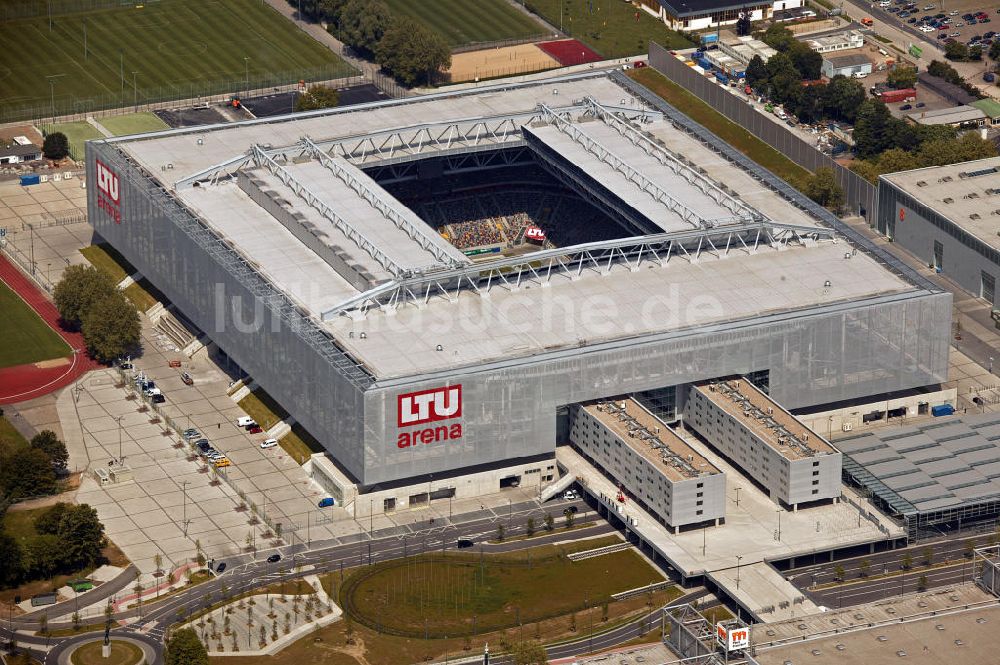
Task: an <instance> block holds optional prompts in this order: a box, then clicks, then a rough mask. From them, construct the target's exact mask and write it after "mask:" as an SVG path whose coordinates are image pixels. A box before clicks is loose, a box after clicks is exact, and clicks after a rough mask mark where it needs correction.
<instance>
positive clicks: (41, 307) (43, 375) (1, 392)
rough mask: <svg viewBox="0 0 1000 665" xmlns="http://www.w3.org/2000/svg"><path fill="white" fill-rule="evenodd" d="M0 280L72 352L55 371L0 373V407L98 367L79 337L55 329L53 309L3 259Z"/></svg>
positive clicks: (27, 367) (52, 388)
mask: <svg viewBox="0 0 1000 665" xmlns="http://www.w3.org/2000/svg"><path fill="white" fill-rule="evenodd" d="M0 280H3V282H4V283H5V284H6V285H7V286H9V287H10V288H11V290H13V291H14V292H15V293H16V294H17V295H19V296H21V299H22V300H24V302H26V303H28V305H29V306H30V307H31V309H33V310H35V312H37V313H38V315H39V316H40V317H42V320H43V321H45V322H46V323H47V324H49V327H51V328H52V329H53V330H55V331H56V332H57V333H59V335H60V336H61V337H62V338H63V339H64V340H66V343H67V344H69V346H70V348H71V349H73V355H72V357H70V358H69V361H70V362H69V363H68V364H65V365H60V366H58V367H45V368H43V367H37V366H36V365H35V364H28V365H18V366H16V367H7V368H4V369H0V404H13V403H15V402H24V401H26V400H29V399H35V398H36V397H41V396H43V395H47V394H49V393H51V392H53V391H55V390H58V389H59V388H62V387H64V386H68V385H69V384H71V383H73V382H74V381H76V380H77V379H78V378H79V377H81V376H83V375H84V374H85V373H87V372H88V371H90V370H92V369H97V368H98V367H101V365H100V364H99V363H96V362H94V361H93V360H91V359H90V357H89V356H88V355H87V352H86V345H85V344H84V342H83V336H82V335H80V334H79V333H71V332H66V331H65V330H63V329H62V328H60V327H59V312H58V311H56V308H55V305H53V304H52V302H51V301H49V300H48V298H46V297H45V295H44V294H43V293H42V292H41V291H39V290H38V288H37V287H36V286H35V285H34V283H32V281H31V280H30V279H28V278H27V277H25V276H24V275H23V274H22V273H21V271H19V270H18V269H17V268H16V267H14V265H12V264H11V263H10V261H8V260H7V257H5V256H0Z"/></svg>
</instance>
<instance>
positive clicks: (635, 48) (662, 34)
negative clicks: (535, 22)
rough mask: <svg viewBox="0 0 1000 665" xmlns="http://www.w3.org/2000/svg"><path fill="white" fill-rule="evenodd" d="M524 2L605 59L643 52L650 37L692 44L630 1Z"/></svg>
mask: <svg viewBox="0 0 1000 665" xmlns="http://www.w3.org/2000/svg"><path fill="white" fill-rule="evenodd" d="M560 4H562V8H561V11H560ZM525 6H526V7H527V8H528V9H530V10H531V11H533V12H535V13H536V14H538V15H539V16H541V17H543V18H544V19H545V20H547V21H548V22H549V23H551V24H552V25H554V26H555V27H557V28H558V27H560V22H561V23H562V31H563V32H565V33H566V34H567V35H569V36H570V37H575V38H576V39H579V40H580V41H581V42H583V43H584V44H586V45H587V46H589V47H590V48H592V49H594V50H595V51H597V52H598V53H600V54H601V55H603V56H604V57H605V58H609V59H610V58H624V57H627V56H632V55H638V54H640V53H646V52H647V51H648V50H649V46H648V44H649V40H651V39H652V40H654V41H656V42H657V43H658V44H661V45H662V46H665V47H667V48H687V47H691V46H694V44H693V43H692V42H691V41H690V40H688V38H687V37H685V36H684V35H682V34H680V33H678V32H674V31H673V30H669V29H667V27H666V26H665V25H663V23H662V22H661V21H659V20H657V19H655V18H653V17H652V16H650V15H649V14H647V13H646V12H644V11H643V10H641V9H638V8H636V7H635V6H634V5H633V4H632V3H631V2H622V0H525Z"/></svg>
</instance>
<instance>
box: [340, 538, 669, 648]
mask: <svg viewBox="0 0 1000 665" xmlns="http://www.w3.org/2000/svg"><path fill="white" fill-rule="evenodd" d="M521 554H522V557H521V559H519V560H517V561H514V560H510V559H505V558H499V557H494V556H493V555H487V556H485V557H483V558H482V559H481V558H480V555H479V554H478V553H475V554H450V555H441V554H433V555H421V556H415V557H410V558H409V559H405V560H395V561H388V562H385V563H383V564H376V565H375V566H374V567H371V568H368V567H365V568H362V569H360V570H357V571H356V572H355V573H354V574H353V575H352V576H351V577H350V578H348V579H347V580H346V581H345V583H344V584H343V585H342V586H341V589H340V592H339V596H340V603H341V606H342V607H344V609H345V611H347V612H348V613H350V614H352V615H353V616H354V618H355V620H356V621H358V622H359V623H361V624H363V625H367V626H369V627H373V626H379V627H380V628H381V629H382V630H383V631H385V632H388V633H390V634H396V635H409V636H412V637H422V636H423V634H424V631H425V629H426V630H427V632H428V634H430V635H435V636H442V635H462V634H465V633H468V632H471V626H470V624H469V620H468V619H469V617H470V616H472V615H475V616H476V617H477V631H479V632H486V631H491V630H499V629H503V628H508V627H513V626H516V625H518V620H520V621H521V622H522V623H528V622H535V621H541V620H543V619H547V618H550V617H555V616H560V615H564V614H568V613H570V612H575V611H582V610H584V609H585V608H586V607H588V606H589V607H599V606H600V605H601V603H603V602H606V601H610V597H611V595H612V594H614V593H617V592H620V591H626V590H629V589H635V588H638V587H642V586H645V585H647V584H651V583H653V582H659V581H662V580H663V576H662V575H661V574H660V573H659V572H658V571H657V570H655V569H653V568H652V567H651V566H650V565H649V564H648V563H647V562H646V560H645V559H643V558H642V557H641V556H640V555H639V554H637V553H636V552H634V551H632V550H625V551H622V552H616V553H614V554H607V555H604V556H599V557H593V558H590V559H583V560H581V561H570V560H569V559H567V558H565V557H564V556H560V555H555V556H553V555H549V556H545V555H543V554H541V553H539V554H538V555H536V556H535V557H532V559H531V560H526V559H525V555H524V554H523V553H521ZM567 580H571V581H572V583H571V584H567Z"/></svg>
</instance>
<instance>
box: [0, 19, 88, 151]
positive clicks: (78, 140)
mask: <svg viewBox="0 0 1000 665" xmlns="http://www.w3.org/2000/svg"><path fill="white" fill-rule="evenodd" d="M2 32H3V30H2V28H0V33H2ZM2 88H3V81H0V89H2ZM2 111H3V102H0V117H2V115H3V112H2ZM45 131H46V132H47V133H49V134H51V133H53V132H62V133H63V134H65V135H66V138H67V139H69V154H70V157H72V158H73V159H75V160H78V161H79V160H82V159H83V157H84V145H83V144H84V142H85V141H89V140H90V139H99V138H103V137H104V134H101V133H100V132H99V131H97V128H96V127H94V126H93V125H91V124H90V123H88V122H86V121H84V120H81V121H80V122H61V123H58V124H55V125H45Z"/></svg>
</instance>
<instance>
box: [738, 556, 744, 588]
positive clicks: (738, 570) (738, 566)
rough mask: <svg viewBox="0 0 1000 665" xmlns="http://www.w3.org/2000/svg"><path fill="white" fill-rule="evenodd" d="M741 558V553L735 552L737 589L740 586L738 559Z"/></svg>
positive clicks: (740, 559)
mask: <svg viewBox="0 0 1000 665" xmlns="http://www.w3.org/2000/svg"><path fill="white" fill-rule="evenodd" d="M742 560H743V557H742V556H741V555H739V554H737V555H736V588H737V589H739V588H740V561H742Z"/></svg>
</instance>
